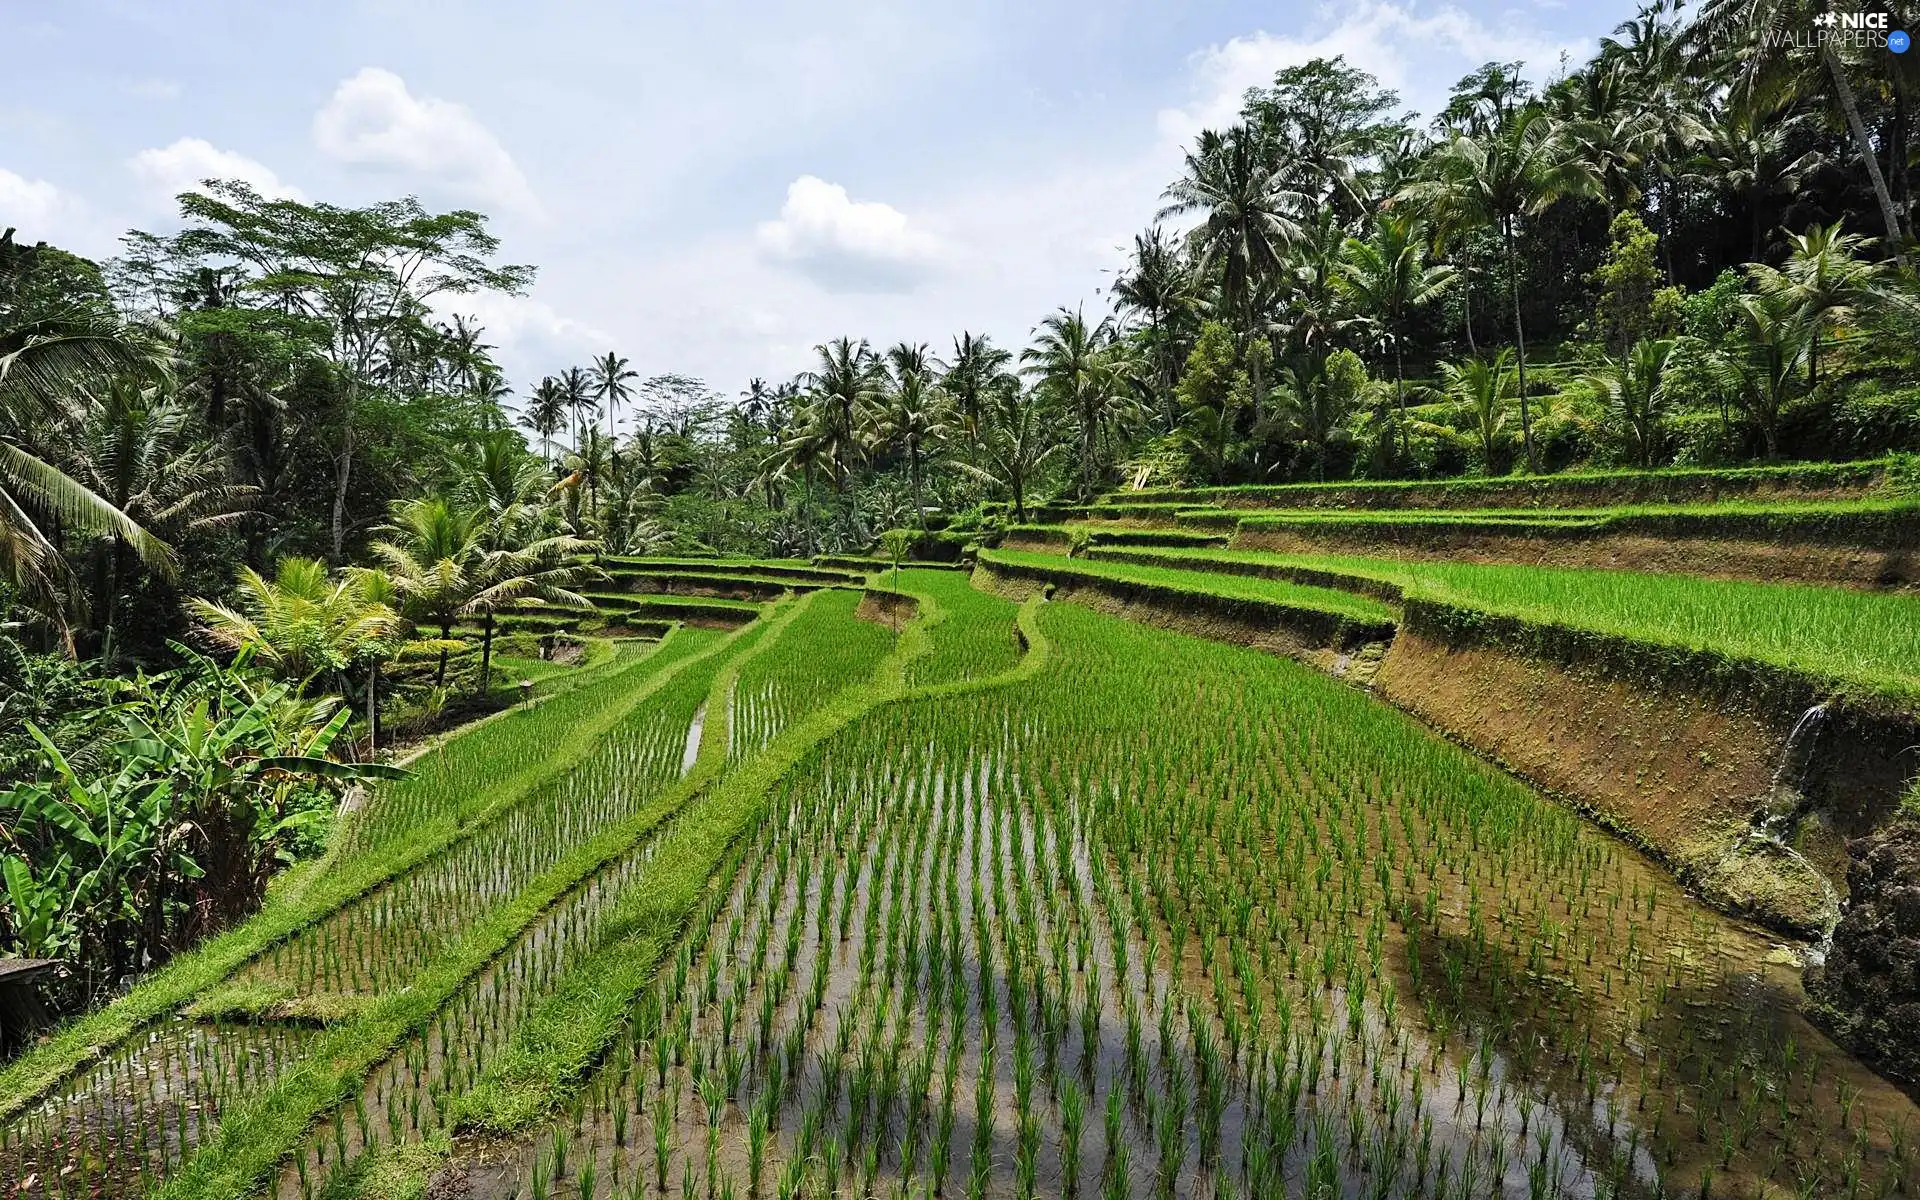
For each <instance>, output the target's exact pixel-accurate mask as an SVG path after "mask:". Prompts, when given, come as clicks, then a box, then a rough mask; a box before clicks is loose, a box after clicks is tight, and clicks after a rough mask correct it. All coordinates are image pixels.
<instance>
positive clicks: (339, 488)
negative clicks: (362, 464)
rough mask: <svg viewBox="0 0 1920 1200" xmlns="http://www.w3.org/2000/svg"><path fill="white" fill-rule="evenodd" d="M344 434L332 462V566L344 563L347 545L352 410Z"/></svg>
mask: <svg viewBox="0 0 1920 1200" xmlns="http://www.w3.org/2000/svg"><path fill="white" fill-rule="evenodd" d="M348 413H349V416H348V420H347V427H346V432H345V433H344V434H343V436H342V438H341V442H340V453H339V454H337V455H335V456H334V460H333V565H334V566H336V567H337V566H340V565H341V564H342V563H344V562H346V560H347V559H346V545H347V487H348V485H349V484H351V483H352V481H353V420H352V417H351V413H352V409H351V407H349V409H348Z"/></svg>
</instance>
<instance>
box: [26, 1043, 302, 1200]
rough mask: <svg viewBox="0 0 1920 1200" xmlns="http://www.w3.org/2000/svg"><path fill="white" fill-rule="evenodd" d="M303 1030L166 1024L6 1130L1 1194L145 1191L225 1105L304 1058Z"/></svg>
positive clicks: (196, 1140) (128, 1045)
mask: <svg viewBox="0 0 1920 1200" xmlns="http://www.w3.org/2000/svg"><path fill="white" fill-rule="evenodd" d="M312 1037H313V1031H312V1030H311V1029H308V1028H303V1027H300V1026H291V1025H287V1026H262V1025H213V1024H201V1023H197V1022H192V1021H188V1020H185V1019H175V1020H171V1021H166V1022H163V1023H161V1024H159V1025H157V1026H155V1027H153V1028H151V1029H149V1030H147V1031H145V1032H143V1033H142V1034H140V1035H139V1036H138V1037H136V1038H134V1039H132V1040H130V1041H128V1042H127V1043H125V1044H123V1045H121V1046H119V1047H118V1048H116V1049H115V1050H114V1052H113V1053H111V1054H109V1055H108V1056H106V1057H105V1058H103V1059H102V1060H101V1061H100V1062H99V1063H97V1064H96V1065H95V1066H94V1067H92V1068H91V1069H89V1070H88V1071H86V1072H85V1073H83V1074H81V1075H79V1076H77V1077H76V1078H74V1079H73V1080H71V1081H70V1082H68V1083H67V1085H66V1086H64V1087H62V1088H60V1089H59V1090H58V1091H56V1092H54V1093H53V1094H51V1095H50V1096H48V1097H47V1098H46V1099H45V1100H42V1101H41V1102H40V1103H38V1104H37V1105H35V1106H34V1107H33V1108H31V1109H28V1110H27V1111H26V1112H25V1113H23V1114H22V1115H21V1116H20V1117H18V1118H16V1119H15V1120H14V1121H13V1122H12V1123H11V1124H10V1125H8V1126H7V1127H6V1128H5V1129H4V1131H0V1181H4V1183H3V1184H0V1195H6V1196H9V1197H13V1196H20V1197H53V1196H61V1197H66V1196H91V1195H99V1196H125V1195H138V1194H140V1193H141V1192H143V1191H145V1190H146V1188H147V1187H149V1186H151V1185H152V1184H153V1183H155V1182H157V1181H158V1180H160V1179H162V1178H164V1177H166V1176H167V1175H169V1174H171V1172H172V1171H173V1170H174V1169H175V1168H177V1166H178V1165H179V1163H180V1160H181V1158H182V1156H183V1154H184V1153H186V1152H189V1151H191V1150H192V1148H193V1147H194V1146H195V1145H197V1144H198V1143H199V1141H200V1140H201V1138H202V1136H203V1135H204V1134H205V1133H206V1132H207V1131H208V1130H210V1129H211V1128H212V1127H213V1126H214V1125H215V1124H216V1123H217V1122H218V1120H219V1116H220V1112H221V1110H222V1108H224V1107H225V1106H226V1104H228V1103H229V1102H231V1100H232V1099H233V1098H234V1097H235V1096H237V1095H240V1094H243V1093H244V1092H247V1091H250V1090H252V1089H255V1088H258V1087H261V1086H264V1085H265V1084H267V1083H270V1082H271V1081H272V1080H274V1079H275V1078H277V1077H278V1076H279V1075H280V1073H281V1072H282V1071H284V1070H285V1069H286V1068H287V1067H288V1066H290V1065H292V1064H294V1063H296V1062H298V1061H299V1059H300V1057H301V1056H302V1054H303V1053H304V1051H305V1048H306V1045H307V1043H308V1042H309V1041H310V1040H311V1038H312Z"/></svg>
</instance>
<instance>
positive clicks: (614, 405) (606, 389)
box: [589, 350, 640, 438]
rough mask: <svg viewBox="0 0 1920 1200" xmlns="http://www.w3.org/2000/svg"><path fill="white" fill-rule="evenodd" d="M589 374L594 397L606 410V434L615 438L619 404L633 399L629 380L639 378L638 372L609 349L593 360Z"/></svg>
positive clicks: (618, 422)
mask: <svg viewBox="0 0 1920 1200" xmlns="http://www.w3.org/2000/svg"><path fill="white" fill-rule="evenodd" d="M589 374H590V375H591V377H592V381H593V395H594V399H595V400H597V401H598V402H599V404H600V406H601V407H602V408H604V409H606V410H607V436H608V437H610V438H617V437H618V436H619V432H620V406H621V405H622V404H626V403H628V402H629V401H631V400H632V399H633V388H632V386H631V385H630V381H632V380H636V379H639V378H640V372H638V371H635V370H633V369H632V367H631V365H630V364H629V363H628V362H627V360H626V359H624V358H621V357H620V356H619V355H618V354H615V353H614V352H613V351H611V350H609V351H607V352H606V353H605V354H602V355H601V356H600V357H599V358H596V359H594V360H593V366H592V368H591V369H590V371H589Z"/></svg>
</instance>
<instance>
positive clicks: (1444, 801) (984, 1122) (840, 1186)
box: [469, 613, 1915, 1197]
mask: <svg viewBox="0 0 1920 1200" xmlns="http://www.w3.org/2000/svg"><path fill="white" fill-rule="evenodd" d="M1048 619H1049V621H1050V622H1052V623H1053V624H1052V627H1051V628H1050V633H1052V634H1053V635H1054V636H1056V637H1059V638H1060V639H1061V640H1062V641H1063V642H1064V643H1065V644H1066V646H1067V653H1066V654H1064V655H1063V656H1062V657H1063V659H1065V660H1066V662H1068V663H1073V662H1074V661H1075V660H1074V655H1073V643H1074V639H1075V638H1076V637H1077V636H1085V635H1088V634H1089V633H1093V632H1097V633H1098V634H1099V635H1100V638H1101V639H1102V641H1103V642H1105V643H1107V645H1106V650H1107V653H1105V654H1103V655H1099V656H1097V657H1095V660H1094V661H1093V662H1091V663H1089V662H1086V661H1082V662H1080V663H1079V664H1078V665H1077V666H1075V667H1072V668H1070V669H1067V670H1062V671H1061V672H1059V673H1058V675H1056V676H1054V677H1053V678H1051V679H1049V678H1046V677H1043V678H1042V680H1040V681H1039V682H1038V683H1037V684H1036V687H1035V689H1034V690H1033V691H1032V692H1028V693H1026V694H1024V695H1021V696H1018V697H1013V696H1006V697H999V698H995V697H992V696H991V695H985V696H981V697H977V698H970V699H966V700H959V701H952V702H941V703H938V704H929V705H920V706H915V707H913V708H895V709H890V710H883V711H882V712H880V713H876V714H875V715H874V716H872V717H870V718H868V719H866V720H865V721H863V722H861V723H860V724H858V725H856V727H855V728H853V729H852V730H850V731H848V732H847V733H845V734H843V735H842V736H841V737H839V738H838V739H836V740H835V741H834V742H832V743H830V744H829V746H828V747H827V749H826V752H825V753H824V754H823V756H822V757H821V758H820V760H819V761H818V762H817V763H815V764H814V765H813V767H812V768H811V769H809V770H807V771H805V772H802V773H801V774H800V775H799V776H798V777H796V778H795V779H794V780H793V781H791V783H790V785H789V786H788V787H787V789H786V790H784V791H783V792H782V793H781V794H780V795H779V796H778V797H777V799H776V802H775V803H774V805H773V808H772V811H771V813H770V815H769V817H768V819H767V821H766V822H765V824H764V826H763V828H762V830H761V832H760V835H759V839H758V841H757V842H756V844H755V845H754V847H753V849H752V850H751V852H750V853H749V855H748V857H747V861H746V865H745V866H744V867H743V869H742V870H741V872H740V874H739V875H738V876H737V878H736V879H735V881H734V884H733V892H732V895H731V897H730V898H729V900H728V902H727V904H726V905H725V906H724V907H723V908H722V910H721V911H720V914H719V915H718V917H717V918H716V919H715V920H714V921H713V922H712V923H711V924H710V925H708V926H707V927H706V928H704V929H701V930H698V931H696V933H695V935H694V936H693V937H692V938H691V939H690V940H689V942H688V943H687V945H686V946H685V947H684V948H683V952H682V954H681V956H680V957H679V958H678V959H677V960H676V961H674V962H673V963H672V964H670V965H669V966H668V967H667V968H666V969H665V970H664V971H663V973H662V977H661V980H660V983H659V986H658V988H657V990H655V991H654V992H652V993H650V994H648V995H646V996H644V997H642V999H641V1001H640V1002H639V1003H638V1004H636V1006H635V1009H634V1013H633V1020H632V1024H631V1027H630V1028H629V1029H628V1030H627V1031H626V1036H625V1037H624V1038H623V1039H622V1040H621V1042H620V1043H619V1044H618V1045H617V1046H616V1047H615V1049H614V1051H613V1052H612V1054H611V1055H610V1057H609V1060H608V1062H607V1064H606V1066H605V1067H604V1069H603V1070H602V1071H601V1072H600V1073H599V1074H598V1075H597V1076H596V1077H595V1078H594V1079H593V1080H592V1081H591V1082H590V1084H589V1086H588V1087H587V1089H586V1091H585V1094H584V1096H583V1100H582V1103H581V1104H580V1106H579V1107H578V1108H577V1109H576V1110H575V1111H573V1112H571V1113H568V1114H566V1115H564V1116H563V1117H562V1118H561V1119H560V1120H559V1121H558V1122H557V1123H556V1125H554V1126H553V1127H552V1128H550V1129H548V1130H545V1131H543V1132H542V1133H541V1134H540V1135H539V1136H537V1137H535V1138H533V1139H530V1140H528V1141H526V1142H524V1143H522V1144H521V1145H519V1146H518V1147H517V1148H508V1149H507V1150H505V1151H504V1152H503V1151H502V1150H501V1148H499V1147H491V1148H489V1150H488V1152H487V1154H486V1155H482V1156H475V1157H474V1158H473V1160H472V1161H471V1162H470V1163H469V1167H470V1171H471V1174H470V1176H469V1179H470V1183H471V1184H472V1186H473V1187H474V1188H475V1189H476V1194H479V1195H483V1196H499V1197H505V1196H511V1195H519V1196H527V1195H543V1194H552V1195H573V1194H577V1193H578V1189H579V1187H580V1186H581V1185H582V1184H583V1183H584V1182H587V1181H588V1180H587V1179H586V1178H585V1176H586V1173H588V1172H590V1173H591V1175H592V1177H593V1178H592V1180H591V1182H593V1183H594V1186H595V1187H597V1188H603V1189H604V1188H609V1187H614V1186H618V1187H620V1188H627V1187H633V1186H638V1187H639V1188H640V1193H641V1194H647V1195H654V1194H661V1193H662V1192H663V1191H665V1192H668V1193H680V1194H687V1192H688V1189H690V1190H691V1192H692V1194H697V1195H703V1196H704V1195H725V1194H727V1191H728V1189H729V1188H731V1190H732V1192H733V1194H735V1195H739V1196H745V1195H749V1194H752V1192H753V1190H754V1185H755V1183H756V1182H757V1184H758V1193H759V1194H761V1195H797V1194H806V1191H807V1190H808V1189H811V1190H812V1192H813V1193H814V1194H839V1195H852V1196H865V1195H870V1194H871V1195H883V1196H892V1195H896V1194H907V1195H914V1196H919V1195H923V1194H926V1193H927V1192H928V1191H932V1192H935V1193H936V1194H940V1195H950V1196H959V1195H964V1196H969V1197H971V1196H995V1197H1001V1196H1007V1197H1022V1196H1059V1195H1068V1194H1078V1195H1086V1196H1093V1195H1099V1196H1103V1197H1105V1196H1122V1195H1126V1196H1183V1197H1184V1196H1215V1195H1221V1196H1224V1195H1235V1196H1246V1195H1300V1194H1322V1195H1338V1196H1353V1197H1366V1196H1381V1197H1386V1196H1445V1197H1453V1196H1461V1197H1465V1196H1486V1195H1514V1196H1567V1197H1611V1196H1654V1195H1658V1194H1662V1193H1664V1194H1666V1195H1681V1194H1684V1195H1700V1194H1703V1193H1704V1194H1706V1195H1737V1196H1754V1195H1783V1196H1793V1195H1808V1196H1847V1195H1861V1196H1866V1195H1880V1194H1885V1192H1886V1190H1887V1189H1890V1188H1892V1187H1894V1186H1895V1185H1896V1184H1898V1183H1899V1182H1900V1181H1902V1180H1903V1179H1904V1178H1905V1175H1906V1174H1907V1172H1908V1163H1909V1160H1910V1148H1909V1146H1908V1140H1909V1133H1910V1130H1911V1128H1912V1126H1913V1123H1914V1122H1913V1118H1914V1115H1915V1114H1914V1110H1913V1105H1912V1103H1911V1102H1910V1101H1909V1100H1908V1099H1906V1098H1905V1097H1904V1096H1903V1095H1901V1094H1900V1093H1899V1092H1898V1091H1896V1090H1895V1089H1893V1088H1892V1087H1890V1086H1889V1085H1887V1084H1886V1083H1885V1082H1884V1081H1882V1080H1880V1079H1879V1078H1878V1077H1876V1076H1874V1075H1873V1074H1872V1073H1870V1072H1868V1071H1867V1070H1865V1069H1864V1068H1863V1067H1861V1066H1860V1065H1859V1064H1858V1063H1856V1062H1855V1061H1853V1060H1852V1059H1851V1058H1849V1057H1848V1056H1847V1055H1845V1054H1844V1053H1843V1052H1841V1051H1840V1050H1838V1049H1837V1048H1836V1047H1835V1046H1834V1045H1833V1044H1832V1043H1831V1042H1830V1041H1829V1040H1828V1039H1826V1038H1825V1037H1824V1036H1823V1035H1822V1034H1821V1033H1819V1032H1818V1031H1817V1030H1816V1029H1814V1028H1813V1027H1812V1026H1810V1025H1809V1024H1808V1023H1807V1022H1806V1021H1805V1020H1804V1019H1803V1018H1802V1017H1801V1016H1800V1013H1799V1004H1800V1000H1801V996H1800V992H1799V984H1798V972H1797V968H1796V967H1795V966H1794V964H1793V961H1792V956H1791V954H1790V953H1787V952H1785V950H1784V949H1783V948H1782V947H1779V946H1776V945H1775V944H1774V943H1773V942H1772V941H1771V940H1770V939H1769V938H1768V937H1766V936H1765V935H1763V934H1760V933H1757V932H1756V931H1754V930H1752V929H1749V928H1747V927H1744V926H1742V925H1740V924H1738V923H1735V922H1732V921H1729V920H1727V919H1725V918H1723V917H1720V916H1718V915H1716V914H1714V913H1712V912H1710V911H1708V910H1706V909H1704V908H1703V907H1701V906H1699V905H1698V904H1696V903H1694V902H1693V901H1692V900H1690V899H1689V898H1688V897H1687V896H1686V895H1685V894H1684V893H1683V892H1681V891H1680V890H1679V889H1678V888H1677V887H1675V886H1674V885H1673V884H1672V882H1671V881H1670V880H1669V879H1668V878H1667V877H1666V876H1665V875H1664V874H1663V873H1662V872H1661V871H1660V870H1659V869H1658V868H1657V867H1655V866H1653V865H1651V864H1649V863H1647V862H1646V861H1645V860H1643V859H1642V858H1640V857H1639V856H1638V855H1636V854H1635V853H1633V852H1632V851H1630V850H1629V849H1627V848H1625V847H1623V846H1621V845H1620V844H1618V843H1617V842H1614V841H1612V840H1611V839H1609V838H1607V837H1604V836H1602V835H1599V834H1596V833H1594V832H1593V831H1591V830H1590V829H1587V828H1585V827H1583V826H1582V825H1581V824H1580V823H1579V822H1578V821H1577V820H1576V819H1575V818H1573V817H1572V816H1571V815H1569V814H1567V813H1565V812H1564V811H1562V810H1560V809H1557V808H1555V807H1553V806H1551V805H1549V804H1547V803H1546V802H1544V801H1542V800H1541V799H1539V798H1538V797H1537V796H1534V795H1532V794H1531V793H1529V792H1527V791H1526V790H1525V789H1523V788H1520V787H1518V786H1517V785H1515V784H1514V783H1513V782H1512V781H1511V780H1508V779H1506V778H1505V777H1502V776H1499V775H1497V774H1496V773H1495V772H1493V771H1491V770H1490V769H1489V768H1487V767H1485V766H1483V765H1482V764H1479V763H1477V762H1475V761H1473V760H1471V759H1469V758H1467V757H1466V756H1464V755H1463V754H1461V753H1460V752H1459V751H1457V750H1456V749H1454V748H1453V747H1451V746H1447V745H1445V744H1444V743H1440V742H1438V741H1437V740H1435V739H1433V738H1431V737H1429V736H1428V735H1426V734H1425V733H1423V732H1422V731H1420V730H1418V729H1417V728H1415V727H1414V726H1412V725H1411V724H1410V723H1409V722H1407V721H1405V719H1404V718H1402V717H1400V716H1399V715H1398V714H1395V713H1392V712H1389V711H1386V710H1384V709H1381V708H1378V707H1376V706H1374V705H1373V702H1371V701H1370V700H1368V699H1366V698H1365V697H1363V696H1359V695H1356V694H1354V693H1351V692H1347V691H1345V690H1344V689H1341V688H1340V687H1339V686H1338V685H1334V684H1331V683H1328V682H1326V681H1324V680H1321V679H1318V678H1317V677H1314V676H1311V675H1308V674H1307V673H1305V672H1303V671H1300V670H1298V669H1297V668H1295V667H1293V666H1292V665H1291V664H1287V663H1282V662H1275V661H1273V660H1268V659H1262V658H1258V657H1257V656H1247V655H1240V654H1236V653H1235V652H1231V651H1226V650H1224V649H1222V648H1218V647H1213V648H1207V647H1204V646H1201V645H1198V644H1194V643H1190V642H1189V641H1188V640H1187V639H1178V638H1173V637H1171V636H1169V635H1164V634H1156V633H1153V632H1151V631H1140V630H1137V629H1135V628H1134V627H1123V628H1107V627H1104V626H1100V619H1098V618H1092V617H1089V616H1085V615H1081V616H1072V617H1069V616H1066V615H1064V614H1054V613H1049V617H1048ZM1096 626H1099V627H1098V628H1096ZM1115 643H1117V644H1115ZM1223 655H1231V656H1232V657H1231V658H1223V657H1222V656H1223ZM1154 663H1165V664H1166V665H1167V666H1168V668H1169V670H1168V671H1167V672H1166V674H1165V675H1163V676H1160V677H1158V678H1155V677H1154V676H1153V675H1152V673H1151V672H1149V674H1148V677H1147V678H1146V679H1144V680H1142V679H1140V678H1139V676H1138V674H1137V673H1136V668H1135V667H1134V666H1130V665H1123V664H1154ZM1100 671H1114V672H1121V671H1125V672H1126V673H1127V674H1128V675H1129V676H1130V677H1131V678H1130V683H1129V688H1130V690H1133V691H1135V692H1137V693H1138V694H1145V695H1152V696H1154V697H1156V698H1157V699H1158V700H1159V701H1160V703H1158V704H1157V705H1155V706H1153V707H1152V709H1151V711H1147V710H1145V709H1141V710H1136V711H1133V712H1124V711H1115V710H1113V709H1112V708H1106V707H1102V706H1101V705H1100V704H1099V703H1098V700H1099V696H1100V693H1101V691H1102V690H1103V689H1104V688H1106V687H1107V686H1108V685H1107V683H1106V681H1104V680H1102V679H1100V678H1099V677H1098V672H1100ZM1049 693H1050V694H1049ZM586 1164H591V1165H590V1166H587V1165H586ZM614 1194H619V1195H625V1194H628V1193H627V1192H624V1191H619V1192H615V1193H614Z"/></svg>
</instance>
